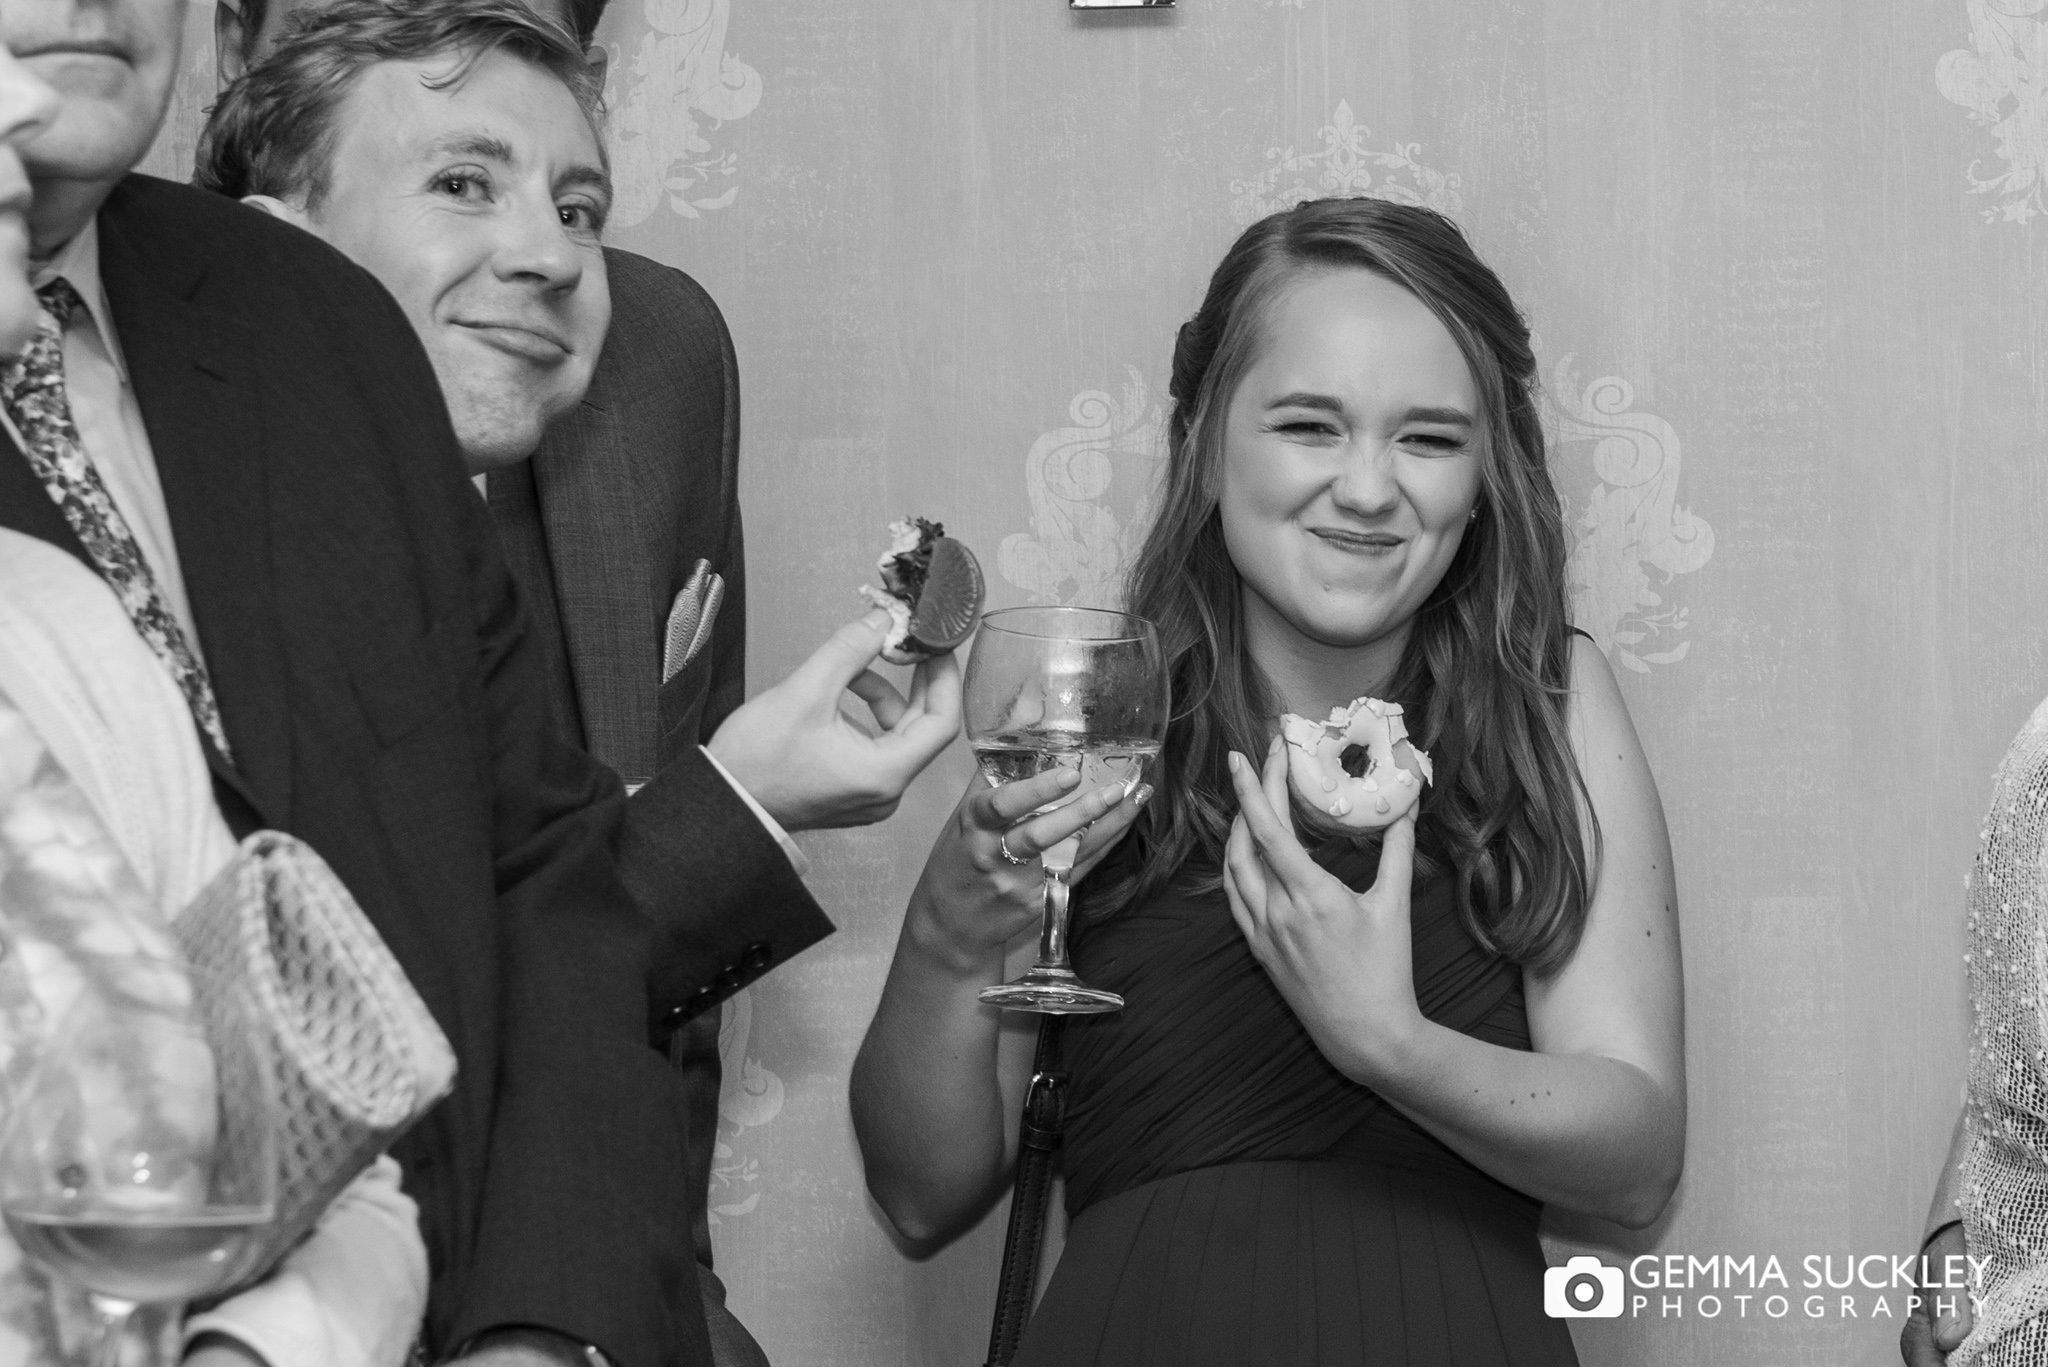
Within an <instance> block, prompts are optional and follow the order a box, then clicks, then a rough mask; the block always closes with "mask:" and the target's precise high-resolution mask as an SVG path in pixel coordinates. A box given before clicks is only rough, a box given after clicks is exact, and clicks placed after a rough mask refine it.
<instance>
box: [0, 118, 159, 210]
mask: <svg viewBox="0 0 2048 1367" xmlns="http://www.w3.org/2000/svg"><path fill="white" fill-rule="evenodd" d="M155 137H156V126H155V123H154V121H141V120H138V118H137V117H136V116H135V115H134V114H133V113H132V112H130V111H129V110H128V109H126V108H124V107H123V106H122V105H121V104H117V103H114V102H112V101H99V100H91V99H85V98H77V99H74V98H72V97H71V96H69V95H67V96H66V97H65V100H64V105H63V113H62V114H60V115H59V116H58V118H57V121H56V122H55V123H53V124H51V125H50V127H49V128H47V129H46V130H44V131H43V132H42V133H39V134H38V135H37V136H36V138H35V139H34V141H32V142H30V143H29V145H28V146H27V147H25V148H23V149H22V161H23V162H24V163H26V165H27V166H28V176H29V180H30V181H31V182H32V183H33V184H34V185H35V186H36V187H37V192H38V194H40V193H41V188H42V186H43V185H44V184H45V183H48V182H53V181H109V182H111V181H115V180H119V179H120V178H121V177H122V176H124V175H126V174H128V172H129V170H130V169H131V168H133V167H134V165H135V163H136V162H138V161H141V160H142V158H143V157H144V155H146V154H147V153H148V151H149V145H150V143H151V142H152V141H153V140H154V139H155Z"/></svg>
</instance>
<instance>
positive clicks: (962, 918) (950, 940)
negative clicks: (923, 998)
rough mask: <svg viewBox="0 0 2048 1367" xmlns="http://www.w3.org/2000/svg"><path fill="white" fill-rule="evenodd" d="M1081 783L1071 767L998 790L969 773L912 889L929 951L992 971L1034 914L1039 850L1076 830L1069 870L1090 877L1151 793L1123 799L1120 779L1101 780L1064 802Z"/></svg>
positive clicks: (969, 969) (1040, 878) (1038, 907)
mask: <svg viewBox="0 0 2048 1367" xmlns="http://www.w3.org/2000/svg"><path fill="white" fill-rule="evenodd" d="M1080 783H1081V775H1080V774H1079V772H1077V771H1076V770H1073V769H1055V770H1052V771H1050V772H1048V773H1043V774H1038V775H1035V776H1033V777H1031V778H1027V779H1020V780H1018V781H1017V782H1015V783H1006V784H1003V785H1002V786H1001V787H999V788H991V787H989V785H988V782H987V780H986V779H984V778H983V777H982V776H981V775H980V774H976V775H975V777H974V778H973V779H972V780H970V781H969V783H968V788H967V792H966V794H965V795H964V796H962V797H961V799H960V805H959V806H957V807H955V808H954V809H953V815H952V818H951V819H950V820H949V821H947V823H946V824H945V826H944V827H942V828H941V829H940V831H939V838H938V839H937V840H936V841H935V842H934V843H933V845H932V854H931V858H930V859H928V860H927V861H926V862H925V867H924V874H923V876H922V877H921V878H919V880H918V884H917V890H916V891H915V892H914V893H913V894H912V895H911V902H910V917H911V923H912V925H913V927H921V928H924V929H926V930H928V931H929V932H930V933H929V935H928V936H927V937H925V938H926V940H927V943H926V946H925V947H926V949H927V951H928V952H933V953H936V954H937V955H938V956H939V957H940V958H941V959H942V960H944V961H947V962H950V963H951V964H952V965H953V967H954V968H956V969H957V970H958V971H959V972H961V973H962V974H970V975H971V974H982V973H986V972H988V969H989V965H990V964H991V963H998V964H999V963H1000V962H1001V955H1002V952H1003V950H1004V949H1005V948H1006V947H1007V946H1008V945H1010V944H1011V943H1013V942H1014V941H1015V940H1016V939H1017V937H1018V936H1020V935H1022V934H1023V933H1024V932H1025V931H1027V930H1029V929H1031V928H1033V927H1034V926H1036V925H1037V924H1038V922H1039V916H1040V913H1041V911H1042V910H1043V905H1044V892H1043V883H1044V875H1043V873H1042V872H1041V871H1040V867H1039V862H1038V856H1039V855H1041V854H1042V853H1043V852H1044V851H1046V850H1049V849H1052V848H1053V847H1054V846H1056V845H1058V844H1059V843H1060V842H1061V841H1063V840H1068V839H1070V838H1072V837H1074V836H1075V835H1077V834H1078V835H1079V836H1080V847H1079V850H1078V852H1077V853H1076V855H1075V858H1074V870H1073V874H1072V876H1073V877H1075V878H1084V877H1086V876H1087V874H1088V872H1089V870H1091V869H1093V868H1094V867H1095V866H1096V864H1098V863H1100V862H1101V860H1102V857H1103V856H1104V855H1106V854H1108V853H1109V851H1110V850H1111V849H1112V848H1113V847H1114V846H1115V845H1116V842H1117V841H1118V840H1120V839H1122V838H1123V834H1124V832H1125V831H1127V830H1129V829H1130V825H1131V822H1132V820H1133V819H1134V818H1136V816H1137V814H1138V811H1139V810H1140V809H1141V808H1142V807H1143V806H1144V802H1145V798H1146V797H1147V796H1149V793H1150V790H1149V789H1148V788H1140V789H1139V790H1138V791H1137V792H1135V793H1133V794H1131V795H1130V796H1129V797H1128V798H1127V797H1125V795H1124V790H1123V788H1122V787H1121V786H1119V785H1117V784H1106V785H1104V786H1102V787H1100V788H1097V789H1095V790H1094V791H1092V792H1089V793H1086V794H1083V795H1082V796H1081V797H1080V798H1078V799H1077V800H1075V801H1072V802H1066V801H1064V799H1066V798H1067V797H1068V796H1069V795H1070V794H1072V793H1073V791H1074V790H1075V789H1076V788H1078V787H1079V786H1080ZM1053 804H1061V805H1057V806H1054V805H1053ZM1049 806H1050V807H1052V810H1050V811H1043V812H1041V809H1042V808H1046V807H1049ZM1034 812H1041V814H1040V815H1037V816H1033V815H1032V813H1034ZM1006 851H1007V857H1006V854H1005V852H1006ZM1019 861H1021V862H1019ZM998 971H1000V970H999V969H998Z"/></svg>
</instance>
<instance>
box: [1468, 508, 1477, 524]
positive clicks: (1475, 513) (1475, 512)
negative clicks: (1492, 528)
mask: <svg viewBox="0 0 2048 1367" xmlns="http://www.w3.org/2000/svg"><path fill="white" fill-rule="evenodd" d="M1465 520H1466V521H1467V522H1477V521H1478V520H1479V509H1477V508H1474V509H1473V510H1472V516H1470V517H1468V518H1466V519H1465Z"/></svg>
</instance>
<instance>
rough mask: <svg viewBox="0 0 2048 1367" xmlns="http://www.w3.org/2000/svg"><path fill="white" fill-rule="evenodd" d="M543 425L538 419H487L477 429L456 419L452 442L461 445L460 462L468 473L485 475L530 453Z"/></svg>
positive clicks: (523, 458)
mask: <svg viewBox="0 0 2048 1367" xmlns="http://www.w3.org/2000/svg"><path fill="white" fill-rule="evenodd" d="M544 430H545V429H544V428H543V427H542V426H541V425H540V424H539V423H531V424H527V423H520V424H507V423H504V422H496V423H491V424H489V425H487V426H485V427H483V428H482V429H481V430H479V428H478V427H477V426H476V425H474V424H469V423H464V422H462V421H460V420H459V419H458V420H457V422H456V424H455V440H456V444H457V445H459V446H460V447H461V448H462V464H463V466H464V467H465V468H466V469H467V470H468V471H469V473H471V474H472V475H487V474H489V473H491V472H492V471H493V470H503V469H506V468H507V467H509V466H513V465H517V464H518V463H519V462H520V461H522V460H525V459H526V458H527V457H528V456H530V455H532V454H533V453H534V450H535V448H537V447H538V446H539V445H540V438H541V433H542V432H543V431H544Z"/></svg>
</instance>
